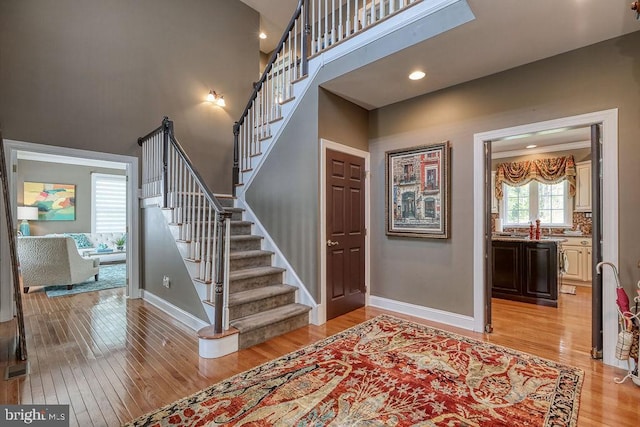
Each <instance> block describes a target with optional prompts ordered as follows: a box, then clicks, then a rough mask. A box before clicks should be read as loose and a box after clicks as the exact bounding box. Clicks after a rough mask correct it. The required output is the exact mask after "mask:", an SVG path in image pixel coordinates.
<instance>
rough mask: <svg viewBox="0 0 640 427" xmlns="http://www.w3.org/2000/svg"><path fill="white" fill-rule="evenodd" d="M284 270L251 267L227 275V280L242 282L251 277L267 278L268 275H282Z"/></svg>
mask: <svg viewBox="0 0 640 427" xmlns="http://www.w3.org/2000/svg"><path fill="white" fill-rule="evenodd" d="M285 271H286V270H285V269H284V268H280V267H252V268H244V269H242V270H236V271H232V272H230V273H229V280H230V281H232V280H242V279H248V278H251V277H259V276H267V275H269V274H276V273H284V272H285Z"/></svg>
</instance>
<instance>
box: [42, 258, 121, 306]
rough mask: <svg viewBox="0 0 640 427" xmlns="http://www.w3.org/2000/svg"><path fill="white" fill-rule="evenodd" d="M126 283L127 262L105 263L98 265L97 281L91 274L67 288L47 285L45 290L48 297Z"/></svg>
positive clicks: (113, 286)
mask: <svg viewBox="0 0 640 427" xmlns="http://www.w3.org/2000/svg"><path fill="white" fill-rule="evenodd" d="M126 285H127V264H125V263H122V264H105V265H101V266H100V272H99V273H98V281H97V282H96V281H95V279H94V277H93V276H91V277H90V278H88V279H87V280H85V281H84V282H82V283H77V284H75V285H73V287H72V288H71V289H67V287H66V285H62V286H58V285H55V286H47V287H46V288H45V292H46V293H47V296H48V297H49V298H53V297H61V296H65V295H75V294H81V293H83V292H93V291H101V290H103V289H111V288H121V287H124V286H126Z"/></svg>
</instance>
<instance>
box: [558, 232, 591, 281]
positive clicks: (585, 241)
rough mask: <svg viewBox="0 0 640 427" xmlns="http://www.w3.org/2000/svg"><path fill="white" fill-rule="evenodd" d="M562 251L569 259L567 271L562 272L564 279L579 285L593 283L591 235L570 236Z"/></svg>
mask: <svg viewBox="0 0 640 427" xmlns="http://www.w3.org/2000/svg"><path fill="white" fill-rule="evenodd" d="M562 251H563V252H564V254H565V256H566V259H567V266H566V267H565V270H566V271H565V272H564V273H563V274H562V281H563V282H566V281H570V282H574V283H575V284H578V285H590V284H591V276H592V272H591V268H592V265H593V263H592V259H591V254H592V251H591V238H590V237H568V238H567V241H566V242H565V243H563V244H562Z"/></svg>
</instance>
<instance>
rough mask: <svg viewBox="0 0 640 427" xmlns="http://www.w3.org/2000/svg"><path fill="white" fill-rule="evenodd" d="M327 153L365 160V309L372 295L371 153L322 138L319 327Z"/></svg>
mask: <svg viewBox="0 0 640 427" xmlns="http://www.w3.org/2000/svg"><path fill="white" fill-rule="evenodd" d="M327 150H333V151H340V152H342V153H347V154H351V155H353V156H357V157H363V158H364V169H365V173H366V179H365V182H364V191H365V195H364V196H365V202H364V227H365V229H366V230H367V232H366V235H365V237H364V250H365V256H364V283H365V286H366V288H367V291H366V293H365V296H364V304H365V306H368V305H369V296H370V294H371V286H370V281H371V233H370V227H369V224H370V222H371V176H370V173H369V171H370V170H371V166H370V165H371V154H370V153H369V152H367V151H362V150H358V149H357V148H352V147H349V146H347V145H342V144H339V143H337V142H333V141H329V140H328V139H324V138H321V139H320V242H319V252H320V303H319V304H318V324H319V325H322V324H323V323H325V322H326V321H327V246H326V243H325V242H326V241H327V222H326V218H327V188H326V187H327V174H326V171H327V168H326V163H327Z"/></svg>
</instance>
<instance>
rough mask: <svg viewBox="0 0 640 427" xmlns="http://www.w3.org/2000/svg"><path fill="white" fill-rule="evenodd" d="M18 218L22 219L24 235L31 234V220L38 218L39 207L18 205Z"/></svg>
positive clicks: (22, 232) (21, 230) (21, 232)
mask: <svg viewBox="0 0 640 427" xmlns="http://www.w3.org/2000/svg"><path fill="white" fill-rule="evenodd" d="M18 219H21V220H22V222H21V223H20V234H22V235H23V236H30V235H31V228H30V227H29V220H32V221H34V220H37V219H38V208H37V207H36V206H18Z"/></svg>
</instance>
